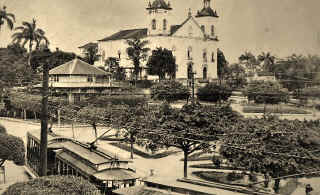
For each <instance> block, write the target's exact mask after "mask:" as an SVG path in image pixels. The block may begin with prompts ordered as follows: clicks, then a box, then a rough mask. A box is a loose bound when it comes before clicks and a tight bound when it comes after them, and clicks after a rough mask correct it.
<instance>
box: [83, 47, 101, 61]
mask: <svg viewBox="0 0 320 195" xmlns="http://www.w3.org/2000/svg"><path fill="white" fill-rule="evenodd" d="M84 55H85V56H84V59H83V60H84V61H85V62H87V63H88V64H91V65H94V62H95V61H98V60H99V58H100V55H99V50H98V45H90V46H88V47H87V48H85V52H84Z"/></svg>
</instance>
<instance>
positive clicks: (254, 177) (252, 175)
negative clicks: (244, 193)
mask: <svg viewBox="0 0 320 195" xmlns="http://www.w3.org/2000/svg"><path fill="white" fill-rule="evenodd" d="M249 181H251V182H257V181H258V178H257V176H256V175H255V174H253V173H250V174H249Z"/></svg>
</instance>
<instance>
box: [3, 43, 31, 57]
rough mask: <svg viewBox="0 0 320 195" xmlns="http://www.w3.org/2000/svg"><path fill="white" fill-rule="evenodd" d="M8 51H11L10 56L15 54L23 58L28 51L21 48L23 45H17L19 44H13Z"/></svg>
mask: <svg viewBox="0 0 320 195" xmlns="http://www.w3.org/2000/svg"><path fill="white" fill-rule="evenodd" d="M7 49H8V51H9V53H10V54H14V55H17V56H20V57H22V56H23V55H24V54H25V53H26V52H27V50H26V49H25V48H24V47H21V45H19V44H17V43H11V44H9V45H8V46H7Z"/></svg>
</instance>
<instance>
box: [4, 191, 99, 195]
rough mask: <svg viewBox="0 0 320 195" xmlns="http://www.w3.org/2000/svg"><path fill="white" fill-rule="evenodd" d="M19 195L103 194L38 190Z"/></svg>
mask: <svg viewBox="0 0 320 195" xmlns="http://www.w3.org/2000/svg"><path fill="white" fill-rule="evenodd" d="M20 194H21V195H102V194H103V193H101V192H100V190H94V191H81V192H80V191H64V192H61V191H47V190H38V191H21V193H20ZM9 195H10V194H9Z"/></svg>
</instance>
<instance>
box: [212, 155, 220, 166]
mask: <svg viewBox="0 0 320 195" xmlns="http://www.w3.org/2000/svg"><path fill="white" fill-rule="evenodd" d="M211 160H212V163H213V164H214V165H215V166H216V167H217V168H220V166H221V163H222V158H221V156H215V155H214V156H212V159H211Z"/></svg>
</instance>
